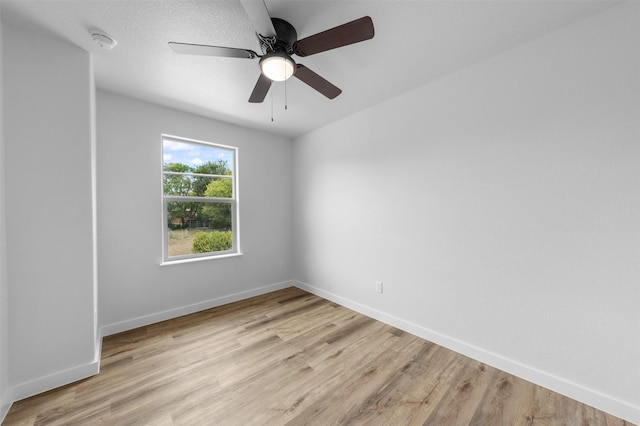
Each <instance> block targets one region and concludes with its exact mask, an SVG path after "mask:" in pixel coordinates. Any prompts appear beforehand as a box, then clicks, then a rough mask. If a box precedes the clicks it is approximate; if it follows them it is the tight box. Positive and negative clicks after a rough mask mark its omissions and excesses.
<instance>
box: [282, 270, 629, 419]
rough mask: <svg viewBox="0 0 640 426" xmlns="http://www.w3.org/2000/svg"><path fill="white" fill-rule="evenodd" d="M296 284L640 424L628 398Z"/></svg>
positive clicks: (336, 296) (334, 295)
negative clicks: (607, 393)
mask: <svg viewBox="0 0 640 426" xmlns="http://www.w3.org/2000/svg"><path fill="white" fill-rule="evenodd" d="M293 283H294V285H295V286H296V287H298V288H301V289H303V290H306V291H308V292H310V293H313V294H315V295H317V296H319V297H322V298H323V299H327V300H330V301H332V302H335V303H337V304H339V305H342V306H344V307H347V308H349V309H352V310H354V311H356V312H359V313H361V314H363V315H366V316H368V317H371V318H374V319H376V320H378V321H381V322H384V323H386V324H389V325H392V326H394V327H396V328H399V329H400V330H403V331H406V332H408V333H411V334H413V335H415V336H418V337H421V338H423V339H425V340H428V341H430V342H433V343H436V344H438V345H440V346H444V347H446V348H448V349H451V350H453V351H455V352H458V353H460V354H462V355H465V356H468V357H470V358H473V359H475V360H477V361H480V362H483V363H485V364H487V365H491V366H492V367H495V368H497V369H499V370H502V371H505V372H507V373H510V374H513V375H515V376H518V377H521V378H523V379H525V380H528V381H530V382H532V383H535V384H536V385H539V386H542V387H545V388H547V389H550V390H552V391H554V392H558V393H560V394H562V395H565V396H568V397H569V398H572V399H575V400H577V401H580V402H582V403H584V404H587V405H590V406H592V407H595V408H597V409H599V410H602V411H605V412H607V413H609V414H612V415H614V416H616V417H620V418H621V419H624V420H627V421H630V422H633V423H636V424H639V425H640V407H638V406H635V405H633V404H630V403H628V402H626V401H621V400H619V399H617V398H614V397H612V396H610V395H606V394H603V393H601V392H598V391H596V390H593V389H589V388H587V387H584V386H582V385H579V384H576V383H573V382H571V381H569V380H566V379H563V378H562V377H558V376H556V375H553V374H549V373H546V372H544V371H541V370H539V369H536V368H534V367H531V366H528V365H525V364H522V363H520V362H518V361H515V360H512V359H509V358H505V357H503V356H501V355H498V354H495V353H492V352H489V351H487V350H485V349H482V348H479V347H476V346H474V345H470V344H468V343H465V342H463V341H461V340H458V339H455V338H452V337H450V336H446V335H444V334H441V333H438V332H436V331H433V330H430V329H428V328H426V327H424V326H421V325H418V324H415V323H412V322H410V321H406V320H404V319H402V318H399V317H396V316H393V315H389V314H387V313H385V312H382V311H379V310H377V309H373V308H371V307H369V306H366V305H363V304H361V303H358V302H355V301H353V300H351V299H347V298H345V297H342V296H339V295H337V294H334V293H331V292H328V291H325V290H322V289H320V288H318V287H314V286H312V285H310V284H307V283H303V282H300V281H295V280H294V281H293Z"/></svg>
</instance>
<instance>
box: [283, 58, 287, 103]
mask: <svg viewBox="0 0 640 426" xmlns="http://www.w3.org/2000/svg"><path fill="white" fill-rule="evenodd" d="M282 66H283V67H284V75H287V63H286V62H284V61H282ZM287 80H288V79H285V80H284V109H285V111H286V109H287Z"/></svg>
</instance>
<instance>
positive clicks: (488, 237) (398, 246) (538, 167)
mask: <svg viewBox="0 0 640 426" xmlns="http://www.w3.org/2000/svg"><path fill="white" fill-rule="evenodd" d="M639 8H640V5H639V4H638V3H636V2H629V3H626V4H624V5H622V6H619V7H615V8H612V9H609V10H606V11H604V12H602V13H600V14H597V15H595V16H593V17H591V18H588V19H587V20H585V21H582V22H579V23H577V24H575V25H572V26H570V27H567V28H565V29H562V30H559V31H556V32H554V33H552V34H549V35H548V36H545V37H543V38H540V39H537V40H535V41H532V42H530V43H527V44H524V45H521V46H520V47H518V48H516V49H513V50H511V51H508V52H506V53H504V54H501V55H498V56H496V57H494V58H492V59H490V60H487V61H485V62H482V63H479V64H476V65H474V66H472V67H469V68H467V69H464V70H461V71H460V72H458V73H455V74H453V75H450V76H447V77H445V78H442V79H440V80H438V81H435V82H433V83H432V84H429V85H426V86H424V87H422V88H419V89H416V90H413V91H411V92H409V93H407V94H404V95H402V96H399V97H397V98H395V99H393V100H391V101H388V102H386V103H383V104H380V105H378V106H375V107H373V108H371V109H369V110H366V111H363V112H361V113H359V114H356V115H354V116H352V117H349V118H346V119H344V120H342V121H340V122H337V123H334V124H332V125H329V126H327V127H325V128H322V129H320V130H317V131H315V132H311V133H310V134H307V135H304V136H302V137H300V138H298V139H297V140H295V141H294V158H293V164H294V179H293V180H294V236H295V239H294V253H295V258H294V264H295V266H296V270H295V274H294V277H295V278H296V279H297V282H298V283H299V285H301V286H302V287H304V288H308V289H310V290H311V291H313V292H316V293H318V294H320V295H323V296H325V297H328V298H330V299H333V300H335V301H338V302H339V303H343V304H346V305H347V306H351V307H353V308H355V309H358V310H360V311H362V312H365V313H367V314H370V315H372V316H376V317H378V318H381V319H383V320H386V321H388V322H391V323H394V324H396V325H398V326H400V327H402V328H405V329H408V330H410V331H412V332H415V333H416V334H420V335H422V336H424V337H426V338H429V339H431V340H434V341H436V342H439V343H442V344H444V345H446V346H449V347H452V348H454V349H456V350H458V351H460V352H463V353H466V354H468V355H471V356H473V357H475V358H477V359H480V360H484V361H485V362H488V363H491V364H493V365H496V366H498V367H500V368H503V369H506V370H507V371H511V372H514V373H516V374H519V375H520V376H523V377H525V378H529V379H530V380H533V381H535V382H538V383H540V384H543V385H545V386H547V387H550V388H552V389H554V390H557V391H560V392H562V393H564V394H568V395H569V396H573V397H574V398H576V399H580V400H583V401H586V402H588V403H590V404H592V405H596V406H598V407H600V408H602V409H606V410H608V411H613V412H614V413H617V414H618V415H621V416H625V417H626V418H632V419H635V421H636V422H637V421H638V420H639V419H640V409H639V407H640V387H639V386H638V384H639V383H640V369H639V368H638V360H640V314H639V312H640V311H639V310H638V306H640V286H639V285H638V278H639V277H640V263H639V256H638V255H639V254H640V223H639V222H638V218H639V214H638V213H639V211H640V210H639V208H640V191H638V182H640V167H638V164H640V163H639V160H640V144H639V140H640V120H638V117H640V102H639V101H640V97H639V94H640V60H639V59H640V40H639V31H638V23H639V22H640V15H639ZM377 280H379V281H382V282H383V283H384V293H383V294H376V293H375V281H377Z"/></svg>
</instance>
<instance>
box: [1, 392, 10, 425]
mask: <svg viewBox="0 0 640 426" xmlns="http://www.w3.org/2000/svg"><path fill="white" fill-rule="evenodd" d="M12 405H13V397H12V396H11V392H10V391H7V392H4V393H3V394H2V396H0V424H2V422H3V421H4V418H5V417H6V416H7V413H8V412H9V410H10V409H11V406H12Z"/></svg>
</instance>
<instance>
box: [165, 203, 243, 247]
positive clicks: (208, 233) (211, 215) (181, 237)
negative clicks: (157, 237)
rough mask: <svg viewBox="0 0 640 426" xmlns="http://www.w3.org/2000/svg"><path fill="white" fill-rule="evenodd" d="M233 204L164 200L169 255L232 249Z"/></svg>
mask: <svg viewBox="0 0 640 426" xmlns="http://www.w3.org/2000/svg"><path fill="white" fill-rule="evenodd" d="M231 212H232V204H231V203H206V202H178V201H170V202H167V218H168V223H167V227H168V230H167V249H168V250H167V251H168V256H169V257H174V256H184V255H189V254H196V253H209V252H217V251H226V250H231V249H232V247H233V238H232V229H231V226H232V217H231Z"/></svg>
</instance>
